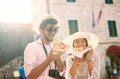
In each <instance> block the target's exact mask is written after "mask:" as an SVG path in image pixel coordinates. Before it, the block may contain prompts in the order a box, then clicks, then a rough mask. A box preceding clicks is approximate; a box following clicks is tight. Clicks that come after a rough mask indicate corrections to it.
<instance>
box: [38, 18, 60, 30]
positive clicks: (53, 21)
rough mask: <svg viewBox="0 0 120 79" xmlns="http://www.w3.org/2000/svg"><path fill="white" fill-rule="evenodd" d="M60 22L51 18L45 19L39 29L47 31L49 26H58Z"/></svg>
mask: <svg viewBox="0 0 120 79" xmlns="http://www.w3.org/2000/svg"><path fill="white" fill-rule="evenodd" d="M57 23H58V21H57V20H56V19H54V18H50V19H45V20H43V21H42V23H41V24H40V26H39V28H40V29H45V27H46V25H47V24H57Z"/></svg>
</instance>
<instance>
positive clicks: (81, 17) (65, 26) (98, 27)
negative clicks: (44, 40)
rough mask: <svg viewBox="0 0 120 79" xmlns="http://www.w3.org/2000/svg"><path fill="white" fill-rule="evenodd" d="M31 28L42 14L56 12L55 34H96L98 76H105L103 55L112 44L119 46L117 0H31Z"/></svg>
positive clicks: (60, 36)
mask: <svg viewBox="0 0 120 79" xmlns="http://www.w3.org/2000/svg"><path fill="white" fill-rule="evenodd" d="M32 10H33V18H34V20H33V31H34V27H35V26H37V24H38V23H39V20H40V18H41V17H42V16H43V15H44V14H55V15H56V16H58V17H59V20H60V29H59V32H58V34H57V35H56V36H57V38H59V39H61V40H63V39H64V38H65V37H66V36H68V35H70V34H72V33H75V32H77V31H81V32H93V33H95V34H96V35H97V36H98V37H99V40H100V42H99V45H98V47H97V48H96V51H97V52H98V53H99V55H100V61H101V74H100V75H101V76H100V77H101V79H106V78H105V74H106V71H105V65H106V64H105V57H106V53H107V51H106V50H107V49H108V47H109V46H111V45H117V46H120V0H87V1H86V0H33V6H32Z"/></svg>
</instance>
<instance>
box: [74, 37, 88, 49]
mask: <svg viewBox="0 0 120 79" xmlns="http://www.w3.org/2000/svg"><path fill="white" fill-rule="evenodd" d="M82 39H83V40H85V42H86V46H88V41H87V39H86V38H82ZM74 42H75V40H74V41H73V45H72V46H73V47H74Z"/></svg>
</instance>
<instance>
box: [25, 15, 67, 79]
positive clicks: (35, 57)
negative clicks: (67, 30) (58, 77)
mask: <svg viewBox="0 0 120 79" xmlns="http://www.w3.org/2000/svg"><path fill="white" fill-rule="evenodd" d="M46 17H47V18H46ZM46 17H45V19H44V20H43V21H42V22H41V23H40V26H39V31H40V33H41V38H40V39H39V40H37V41H35V42H32V43H30V44H28V45H27V47H26V48H25V51H24V67H25V73H26V76H27V79H53V77H50V76H49V75H48V73H49V70H50V69H55V68H56V67H55V66H57V68H58V69H59V71H62V70H63V64H62V61H61V60H60V56H61V54H63V52H64V51H65V50H66V47H65V45H64V44H53V43H52V42H53V39H54V37H55V34H56V33H57V32H58V28H59V27H58V26H57V24H58V21H57V20H56V19H55V18H54V17H53V16H51V15H48V16H46ZM56 52H57V54H55V53H56ZM54 61H55V62H54ZM55 63H56V65H55Z"/></svg>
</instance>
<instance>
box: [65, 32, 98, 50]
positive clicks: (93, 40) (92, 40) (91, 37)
mask: <svg viewBox="0 0 120 79" xmlns="http://www.w3.org/2000/svg"><path fill="white" fill-rule="evenodd" d="M77 38H86V39H87V41H88V45H89V46H92V47H93V49H95V48H96V47H97V45H98V43H99V39H98V37H97V36H96V35H95V34H93V33H91V32H76V33H74V34H72V35H70V36H68V37H66V38H65V39H64V40H63V42H64V43H66V44H68V45H69V46H71V47H73V46H72V45H73V41H74V40H75V39H77Z"/></svg>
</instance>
